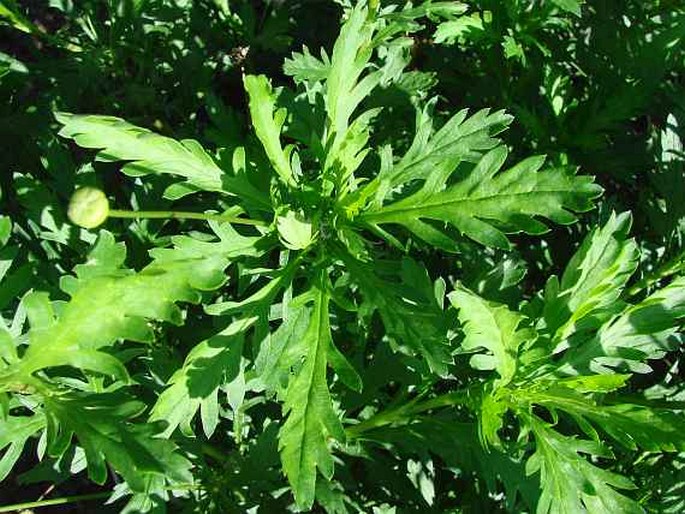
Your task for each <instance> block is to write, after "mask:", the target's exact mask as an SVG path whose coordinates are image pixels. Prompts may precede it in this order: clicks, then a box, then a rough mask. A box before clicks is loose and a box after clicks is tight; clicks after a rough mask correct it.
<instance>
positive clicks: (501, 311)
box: [448, 286, 535, 386]
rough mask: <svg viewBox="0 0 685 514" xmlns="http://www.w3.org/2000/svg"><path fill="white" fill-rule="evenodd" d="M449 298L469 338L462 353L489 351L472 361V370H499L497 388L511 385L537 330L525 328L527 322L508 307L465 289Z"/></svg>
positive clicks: (459, 288) (465, 340)
mask: <svg viewBox="0 0 685 514" xmlns="http://www.w3.org/2000/svg"><path fill="white" fill-rule="evenodd" d="M448 298H449V300H450V302H452V305H453V306H454V307H456V308H457V309H458V310H459V320H460V321H461V323H462V326H463V330H464V334H465V338H464V341H463V342H462V344H461V347H462V349H463V350H464V351H466V352H476V351H478V350H481V349H485V350H487V351H488V353H487V354H482V353H478V354H476V355H474V356H473V357H471V366H473V367H474V368H476V369H485V370H491V369H494V370H496V371H497V373H498V374H499V376H500V378H499V379H498V380H497V382H496V386H504V385H506V384H508V383H509V382H511V380H512V379H513V378H514V375H515V373H516V363H517V360H518V357H517V356H518V349H519V347H520V346H521V345H522V344H523V343H525V342H526V341H529V340H531V339H533V338H535V332H534V331H533V330H531V329H527V328H522V327H521V325H522V323H523V322H524V320H525V318H524V317H523V316H522V315H520V314H518V313H516V312H512V311H510V310H509V309H508V308H507V307H506V306H505V305H499V304H497V303H494V302H488V301H486V300H484V299H483V298H481V297H480V296H478V295H477V294H475V293H473V292H471V291H469V290H468V289H466V288H465V287H463V286H457V288H456V289H455V290H454V291H452V292H451V293H450V294H449V295H448Z"/></svg>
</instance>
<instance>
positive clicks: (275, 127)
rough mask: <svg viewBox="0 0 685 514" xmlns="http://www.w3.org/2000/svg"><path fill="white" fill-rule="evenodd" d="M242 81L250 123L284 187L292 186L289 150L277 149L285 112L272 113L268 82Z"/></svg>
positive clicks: (252, 77)
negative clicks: (248, 104) (247, 95)
mask: <svg viewBox="0 0 685 514" xmlns="http://www.w3.org/2000/svg"><path fill="white" fill-rule="evenodd" d="M243 82H244V83H245V89H246V90H247V92H248V94H249V95H250V115H251V117H252V124H253V125H254V129H255V132H256V133H257V137H258V138H259V140H260V141H261V143H262V146H263V147H264V151H265V152H266V155H267V156H268V157H269V160H270V161H271V165H272V166H273V167H274V169H275V170H276V173H277V174H278V176H279V177H280V178H281V180H282V181H283V182H284V183H285V184H287V185H289V186H296V185H297V182H296V180H295V177H294V175H293V170H292V168H291V166H290V152H291V150H292V148H290V150H289V149H287V148H286V149H285V150H284V149H283V148H282V147H281V128H282V127H283V123H284V122H285V117H286V115H287V113H286V110H285V109H278V110H276V111H275V112H274V109H275V106H276V101H275V98H274V93H273V91H272V89H271V84H270V82H269V79H267V78H266V77H265V76H264V75H256V76H255V75H247V76H245V78H244V79H243Z"/></svg>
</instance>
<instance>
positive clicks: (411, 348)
mask: <svg viewBox="0 0 685 514" xmlns="http://www.w3.org/2000/svg"><path fill="white" fill-rule="evenodd" d="M340 257H341V258H342V259H343V261H344V262H345V265H346V266H347V269H348V271H349V272H350V275H351V278H352V279H353V280H354V282H355V283H357V284H358V285H359V288H360V290H361V293H362V296H363V297H364V299H365V300H366V302H367V305H366V306H365V307H364V308H365V309H367V310H368V311H369V313H371V312H373V311H374V310H377V311H378V314H379V315H380V317H381V319H382V321H383V326H384V327H385V332H386V335H387V336H388V337H389V338H390V339H391V343H392V344H393V346H394V347H395V349H396V350H397V349H399V350H401V351H403V352H404V353H409V354H419V355H421V356H422V357H424V358H425V359H426V362H427V363H428V366H429V367H430V369H431V370H432V371H433V372H434V373H437V374H439V375H445V374H446V373H447V364H448V363H450V362H452V358H451V356H450V355H449V352H448V348H447V343H448V340H447V319H446V316H445V313H444V312H443V310H442V308H441V305H440V304H439V303H438V301H437V300H436V298H435V294H434V290H433V284H431V281H430V278H429V277H428V272H427V271H426V269H425V268H424V267H423V266H421V265H420V264H419V263H417V262H415V261H413V260H411V259H408V258H407V259H404V260H403V261H401V262H388V263H383V262H379V261H377V262H375V263H374V264H373V265H371V264H368V263H364V262H361V261H358V260H357V259H354V258H353V257H352V256H350V255H349V254H346V253H341V254H340ZM398 269H399V271H400V273H399V276H398V273H397V271H396V270H398Z"/></svg>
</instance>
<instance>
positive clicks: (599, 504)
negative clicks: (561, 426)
mask: <svg viewBox="0 0 685 514" xmlns="http://www.w3.org/2000/svg"><path fill="white" fill-rule="evenodd" d="M529 420H530V426H531V429H532V432H533V434H534V435H535V442H536V448H535V453H534V454H533V456H532V457H530V459H528V463H527V464H526V474H528V475H531V474H533V473H536V472H540V484H541V486H542V496H541V497H540V501H539V503H538V507H537V511H536V512H537V514H548V513H549V514H552V513H560V514H561V513H571V512H578V513H580V512H593V513H595V512H596V513H606V514H610V513H614V512H622V513H641V512H643V510H642V508H641V507H640V506H639V505H638V504H637V503H636V502H635V501H633V500H631V499H630V498H628V497H626V496H623V495H622V494H620V493H618V492H617V491H616V489H634V488H635V486H634V485H633V484H632V482H630V480H628V479H627V478H625V477H623V476H621V475H618V474H616V473H611V472H609V471H606V470H604V469H601V468H599V467H597V466H594V465H593V464H590V463H589V462H588V461H587V460H585V458H583V457H582V456H581V455H580V454H586V455H589V456H592V457H608V456H610V454H609V453H608V452H607V450H605V449H604V448H603V447H602V446H600V445H599V443H597V442H594V441H588V440H583V439H577V438H575V437H567V436H564V435H562V434H560V433H558V432H556V431H555V430H553V429H552V428H551V427H550V426H549V425H548V424H546V423H545V422H543V421H541V420H539V419H538V418H536V417H530V418H529Z"/></svg>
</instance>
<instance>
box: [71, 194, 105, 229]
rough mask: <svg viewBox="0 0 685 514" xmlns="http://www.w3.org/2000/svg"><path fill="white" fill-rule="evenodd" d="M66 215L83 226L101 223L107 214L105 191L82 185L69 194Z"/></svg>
mask: <svg viewBox="0 0 685 514" xmlns="http://www.w3.org/2000/svg"><path fill="white" fill-rule="evenodd" d="M67 215H68V216H69V219H70V220H71V222H72V223H74V224H75V225H78V226H79V227H83V228H95V227H97V226H100V225H102V224H103V223H104V222H105V220H106V219H107V216H108V215H109V201H108V200H107V197H106V196H105V193H103V192H102V191H100V190H99V189H96V188H94V187H82V188H80V189H77V190H76V192H75V193H74V194H73V195H71V200H69V210H68V211H67Z"/></svg>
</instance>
